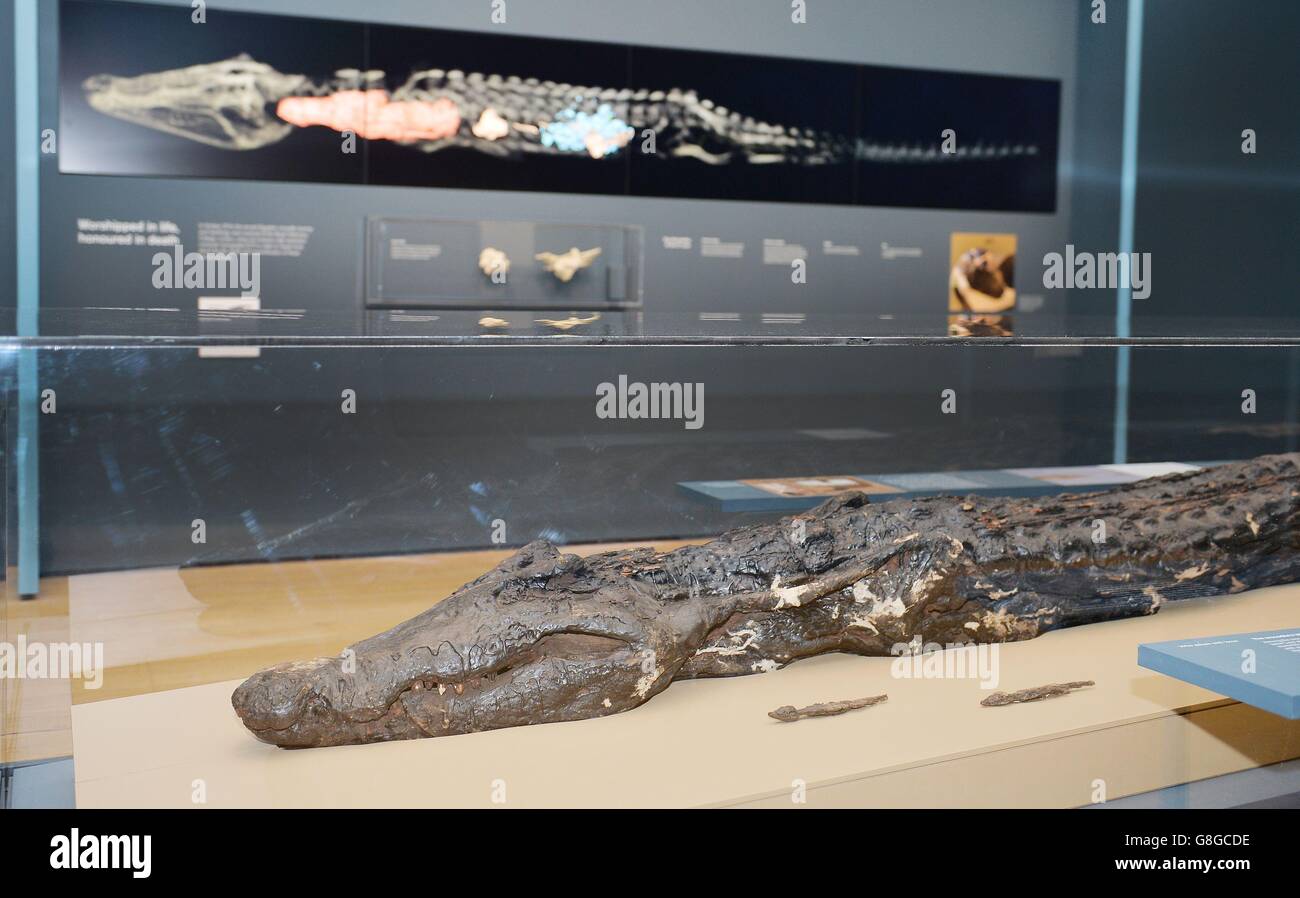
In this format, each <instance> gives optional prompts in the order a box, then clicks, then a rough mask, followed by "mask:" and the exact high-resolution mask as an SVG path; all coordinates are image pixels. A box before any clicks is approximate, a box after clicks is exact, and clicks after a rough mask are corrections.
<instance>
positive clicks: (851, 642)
mask: <svg viewBox="0 0 1300 898" xmlns="http://www.w3.org/2000/svg"><path fill="white" fill-rule="evenodd" d="M1298 510H1300V454H1289V455H1275V456H1265V457H1261V458H1257V459H1254V460H1251V461H1246V462H1237V463H1233V464H1225V465H1221V466H1218V467H1214V468H1210V469H1208V470H1204V471H1200V472H1196V473H1187V474H1174V475H1170V476H1165V477H1158V478H1153V479H1149V480H1146V481H1141V482H1138V483H1136V484H1133V485H1129V486H1124V487H1120V488H1117V489H1112V490H1108V491H1103V492H1095V493H1089V494H1082V495H1068V494H1067V495H1060V496H1052V497H1046V498H1042V497H1038V498H1033V499H989V498H985V497H976V496H969V497H965V498H955V497H939V498H929V499H918V500H897V501H894V502H884V503H880V504H875V503H872V502H870V501H869V500H868V497H867V495H866V494H863V493H850V494H846V495H841V496H836V497H834V498H832V499H829V500H827V501H826V502H824V503H823V504H822V505H820V506H818V507H817V508H815V509H813V510H812V511H810V512H807V513H806V514H803V515H800V516H798V517H796V518H787V519H784V520H781V521H779V522H777V523H774V524H766V525H759V526H753V527H745V528H740V529H737V530H733V531H731V532H729V533H726V534H723V535H722V536H720V537H718V538H717V539H715V540H713V541H711V542H708V543H706V544H704V545H701V546H689V547H684V548H681V549H676V550H674V551H671V552H667V553H664V554H658V553H656V552H654V551H652V550H650V549H631V550H624V551H616V552H609V553H605V554H599V555H594V556H591V557H588V558H579V557H578V556H576V555H565V554H562V553H561V552H560V551H559V550H558V549H556V548H555V547H554V546H552V545H550V544H549V543H546V542H534V543H531V544H529V545H527V546H525V547H523V548H522V549H520V550H519V551H518V552H517V553H515V554H514V555H513V556H511V557H510V558H508V559H507V560H506V561H504V562H502V563H501V564H500V565H498V566H497V567H495V568H493V569H492V570H491V571H488V572H487V573H486V574H484V575H483V576H482V577H480V578H478V579H477V580H474V581H473V582H471V583H468V584H466V585H465V586H464V587H462V588H461V589H460V590H458V591H457V592H455V593H454V594H452V595H451V596H449V597H448V598H446V599H444V600H443V601H441V602H439V603H437V604H436V605H434V606H433V607H432V608H430V609H429V610H428V611H426V612H425V613H423V614H421V615H419V616H418V617H415V618H412V619H411V620H408V621H406V622H405V623H402V624H398V625H397V626H396V627H394V628H393V629H391V630H389V631H387V632H386V633H381V634H379V635H378V636H374V637H372V638H370V639H367V640H364V641H362V642H359V643H357V644H356V645H353V646H350V647H348V648H347V649H345V650H344V652H343V653H342V654H341V655H340V656H338V657H334V658H318V659H315V660H312V661H300V662H291V663H287V664H282V665H279V666H276V667H272V668H270V669H269V670H264V671H261V672H260V673H257V674H254V675H253V676H252V677H250V678H249V679H248V680H247V681H246V682H245V683H243V684H242V685H241V686H240V687H239V688H238V689H237V690H236V691H235V693H234V695H233V698H232V702H233V705H234V709H235V712H236V713H237V714H238V715H239V717H240V718H241V719H242V720H243V722H244V725H245V726H246V727H248V729H249V730H250V731H251V732H252V733H253V735H254V736H256V737H257V738H258V739H261V740H262V741H264V742H270V743H272V744H275V745H280V746H283V747H285V748H308V747H316V746H328V745H346V744H351V743H363V742H383V741H388V740H393V739H417V738H424V737H428V736H448V735H456V734H462V733H474V732H479V731H482V730H492V729H498V728H501V727H511V726H522V725H527V724H540V723H553V722H557V721H565V720H578V719H582V718H587V717H600V716H604V715H607V714H614V713H617V712H620V711H627V710H630V709H632V708H635V707H637V706H638V705H640V704H642V703H643V702H645V701H646V700H648V699H650V698H652V697H653V696H654V695H656V694H658V693H659V692H662V691H663V690H664V689H666V688H667V687H668V686H669V684H670V683H672V682H673V681H674V680H679V679H691V678H694V677H731V676H742V675H745V674H753V673H763V672H765V671H771V670H776V669H777V668H779V667H782V666H784V665H786V664H789V663H790V662H792V661H796V660H799V659H800V658H806V657H809V656H813V655H819V654H822V653H825V652H850V653H854V654H860V655H890V654H897V649H896V648H895V647H897V646H901V645H907V644H910V643H912V642H913V641H914V640H918V639H919V640H921V641H922V642H924V643H940V644H959V643H981V642H1009V641H1015V640H1022V639H1031V638H1033V637H1035V636H1038V635H1039V634H1041V633H1045V632H1047V631H1049V630H1055V629H1059V628H1062V627H1071V626H1076V625H1079V624H1087V623H1097V622H1100V621H1108V620H1115V619H1119V618H1124V617H1131V616H1135V615H1143V614H1153V613H1155V612H1156V611H1159V610H1160V608H1161V607H1162V606H1163V605H1165V604H1166V603H1168V602H1171V601H1177V600H1179V599H1185V598H1191V597H1199V596H1207V595H1216V594H1220V593H1233V592H1240V591H1242V590H1246V589H1252V588H1256V587H1262V586H1269V585H1274V584H1279V583H1290V582H1293V581H1295V580H1296V579H1297V576H1300V555H1297V554H1296V553H1295V549H1296V548H1297V545H1296V543H1297V530H1296V523H1297V511H1298ZM1094 518H1104V519H1108V520H1111V521H1114V522H1115V526H1114V527H1113V528H1111V530H1112V537H1111V538H1110V539H1107V540H1106V541H1105V542H1102V543H1100V544H1098V543H1096V542H1094V541H1093V540H1091V539H1090V538H1089V537H1088V536H1087V535H1086V531H1081V530H1080V529H1079V528H1078V527H1077V526H1074V525H1077V524H1078V522H1080V521H1082V520H1087V519H1094ZM796 525H798V526H796Z"/></svg>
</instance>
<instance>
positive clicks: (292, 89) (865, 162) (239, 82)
mask: <svg viewBox="0 0 1300 898" xmlns="http://www.w3.org/2000/svg"><path fill="white" fill-rule="evenodd" d="M62 13H63V14H62V20H61V28H62V31H63V41H62V43H61V53H62V57H61V63H62V65H61V68H60V94H61V97H62V99H63V106H62V108H61V112H60V115H61V138H60V139H61V143H62V145H61V148H60V157H59V165H60V170H61V171H64V172H68V173H83V174H137V175H141V174H142V175H166V176H180V177H238V178H255V179H263V180H284V179H288V180H305V181H325V182H340V183H358V182H359V183H365V182H370V183H383V184H395V185H396V184H400V185H412V186H415V185H418V186H449V187H451V186H454V187H458V188H470V189H507V190H549V191H574V192H582V193H614V194H631V195H642V196H661V195H668V196H684V197H698V198H718V199H721V198H730V199H752V200H773V201H779V202H805V203H806V202H812V203H829V204H839V205H862V204H872V205H891V206H928V207H934V208H986V209H1005V210H1012V209H1019V210H1023V211H1051V210H1052V209H1054V208H1055V205H1056V189H1055V178H1054V171H1055V167H1056V157H1057V143H1058V134H1057V128H1056V126H1055V123H1056V122H1057V120H1058V119H1059V106H1060V85H1059V83H1058V82H1056V81H1052V80H1048V79H1036V78H1013V77H993V76H989V75H987V74H975V73H969V74H968V73H959V72H948V71H942V70H940V71H934V70H922V69H903V68H889V67H883V66H865V65H855V64H849V63H837V62H829V61H821V60H816V61H814V60H807V59H798V58H778V57H767V56H753V55H745V54H739V53H716V52H704V51H688V50H679V49H669V48H660V47H643V46H636V45H629V44H621V45H620V44H599V43H595V42H590V41H580V40H560V39H549V38H538V37H526V36H520V35H511V34H500V33H479V32H459V31H450V30H444V29H437V28H412V27H405V26H396V25H391V26H372V27H370V28H363V27H362V26H360V25H356V24H350V23H345V22H338V21H327V20H314V21H304V20H302V19H293V18H288V17H283V16H275V15H263V14H249V13H223V15H222V16H221V17H219V18H214V19H213V20H212V21H211V22H209V23H206V24H205V25H204V26H203V27H202V28H191V27H189V26H188V24H187V22H185V21H184V20H180V19H178V17H175V16H171V15H170V14H169V13H167V12H166V11H165V10H158V9H156V8H151V7H149V6H145V5H141V4H127V3H122V4H118V6H117V7H116V8H114V9H108V8H105V7H103V6H102V5H100V4H87V3H81V2H72V0H65V2H64V3H63V4H62ZM105 28H109V29H118V30H120V31H121V33H122V35H123V38H124V41H123V42H122V43H120V44H108V45H106V44H105V43H104V41H103V39H102V35H103V30H104V29H105ZM140 33H148V34H151V35H155V36H156V37H157V38H158V40H157V44H156V45H144V46H132V45H130V44H129V43H127V41H126V39H127V38H129V36H130V35H133V34H140ZM157 45H161V46H165V47H166V50H165V51H163V50H159V49H157V48H156V47H157ZM178 63H180V64H178ZM113 122H118V123H123V124H127V125H129V127H125V128H124V127H121V126H119V125H115V124H113ZM954 127H955V128H957V129H959V131H960V134H961V139H960V140H956V139H952V138H950V137H948V136H945V135H946V133H947V129H951V128H954ZM137 128H139V129H147V131H149V132H153V133H154V135H155V136H152V137H151V136H149V135H148V134H146V133H142V132H140V131H136V130H135V129H137ZM953 133H956V132H953ZM177 141H181V143H178V142H177ZM357 142H366V143H367V144H368V146H369V152H368V153H361V152H359V151H358V146H357ZM142 147H148V148H150V149H151V150H152V151H153V152H150V153H146V154H141V153H140V152H139V149H140V148H142ZM212 151H216V152H215V153H214V152H212Z"/></svg>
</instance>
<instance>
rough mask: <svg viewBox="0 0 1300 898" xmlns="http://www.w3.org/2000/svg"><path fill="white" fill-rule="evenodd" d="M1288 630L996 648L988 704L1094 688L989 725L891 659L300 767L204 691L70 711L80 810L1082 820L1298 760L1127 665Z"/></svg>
mask: <svg viewBox="0 0 1300 898" xmlns="http://www.w3.org/2000/svg"><path fill="white" fill-rule="evenodd" d="M1297 624H1300V586H1288V587H1279V588H1274V589H1267V590H1259V591H1257V592H1253V593H1246V594H1242V595H1239V596H1232V597H1225V598H1220V599H1200V600H1192V601H1186V602H1180V603H1178V604H1176V605H1172V606H1167V607H1166V608H1165V609H1164V610H1162V611H1161V612H1160V613H1159V614H1157V615H1153V616H1150V617H1143V618H1137V619H1132V620H1124V621H1113V622H1109V623H1104V624H1095V625H1092V626H1088V627H1077V628H1073V629H1070V630H1062V631H1058V632H1054V633H1048V634H1046V635H1045V636H1042V637H1039V638H1038V639H1034V640H1030V641H1027V642H1021V643H1015V644H1010V645H1005V646H1001V647H1000V648H999V655H998V662H999V663H998V673H999V675H1000V682H999V683H998V688H999V689H1003V690H1014V689H1020V688H1025V687H1030V686H1039V685H1042V684H1045V683H1050V682H1060V681H1066V680H1087V679H1091V680H1096V681H1097V685H1096V687H1095V688H1091V689H1085V690H1083V691H1080V692H1076V693H1073V694H1071V695H1069V696H1065V697H1062V698H1056V699H1050V700H1047V701H1042V702H1037V703H1033V704H1023V705H1013V706H1009V707H1002V708H984V707H981V706H980V700H981V699H982V698H984V697H985V696H986V695H988V694H989V693H988V691H987V690H984V689H981V685H980V682H979V681H978V680H975V679H902V678H898V677H895V676H894V675H893V674H892V668H893V659H890V658H859V657H853V656H846V655H831V656H825V657H820V658H812V659H809V660H807V661H801V662H799V663H797V664H794V665H791V666H790V667H788V668H786V669H784V670H780V671H775V672H772V673H766V674H761V675H757V676H749V677H740V678H735V679H728V680H698V681H693V682H681V683H675V684H673V685H672V686H670V687H669V688H668V689H667V691H665V692H663V693H662V694H660V695H658V696H656V697H655V698H653V699H652V700H651V701H649V702H648V703H647V704H645V705H643V706H642V707H640V708H638V709H636V710H634V711H631V712H628V713H624V714H615V715H612V716H610V717H606V718H602V719H599V720H585V721H578V722H575V723H563V724H550V725H546V726H536V727H518V728H514V729H509V730H497V731H493V732H488V733H478V734H474V735H467V736H449V737H444V738H439V739H424V740H416V741H408V742H394V743H388V744H382V745H363V746H346V747H341V748H328V749H311V750H306V751H285V750H282V749H277V748H273V747H271V746H268V745H264V744H262V743H260V742H257V741H256V740H254V739H253V737H252V736H251V735H250V734H249V733H247V732H246V731H245V730H244V728H243V726H242V725H241V724H240V723H239V721H238V719H237V718H236V717H235V714H234V712H233V711H232V710H231V708H230V693H231V691H232V690H233V689H234V688H235V686H236V685H237V682H235V681H232V682H225V683H215V684H212V685H207V686H196V687H192V688H187V689H178V690H174V691H170V692H159V693H153V694H147V695H138V696H132V697H129V698H120V699H112V700H109V701H103V702H94V703H90V704H83V705H77V706H75V707H73V709H72V727H73V740H74V747H75V755H74V758H75V764H76V784H77V803H78V805H79V806H83V807H133V806H167V807H196V806H199V807H203V806H206V807H232V806H238V807H304V806H306V807H318V806H319V807H351V806H381V807H412V806H414V807H427V806H432V807H485V808H490V807H500V806H505V807H537V806H545V807H556V806H579V807H587V806H613V807H645V806H682V805H706V806H708V805H713V806H719V805H722V806H772V807H791V806H796V807H797V806H807V807H827V806H872V807H896V806H902V807H914V806H921V807H927V806H929V807H943V806H1058V807H1061V806H1064V807H1069V806H1079V805H1085V804H1089V803H1092V802H1094V801H1095V800H1097V799H1098V798H1100V797H1105V798H1118V797H1120V796H1123V795H1130V794H1134V793H1137V792H1144V791H1148V790H1150V789H1156V788H1162V787H1165V786H1169V785H1174V784H1177V783H1183V782H1189V781H1192V780H1197V779H1203V778H1205V777H1209V776H1216V775H1219V774H1223V773H1228V772H1232V771H1236V770H1242V769H1246V768H1249V767H1254V766H1258V765H1262V764H1268V763H1273V762H1276V761H1280V760H1284V759H1288V758H1293V757H1297V756H1300V722H1296V721H1287V720H1284V719H1283V718H1281V717H1277V716H1274V715H1272V714H1269V713H1267V712H1264V711H1260V710H1258V709H1255V708H1251V707H1249V706H1246V705H1242V704H1239V703H1236V702H1232V701H1228V700H1225V699H1223V698H1222V697H1220V696H1216V695H1214V694H1213V693H1210V692H1207V691H1205V690H1203V689H1200V688H1197V687H1195V686H1191V685H1188V684H1186V683H1182V682H1180V681H1178V680H1174V679H1171V678H1168V677H1164V676H1161V675H1159V674H1156V673H1153V672H1151V671H1147V670H1144V669H1143V668H1139V667H1138V666H1137V663H1136V658H1137V646H1138V643H1140V642H1152V641H1159V640H1166V639H1179V638H1187V637H1195V636H1207V635H1214V634H1223V633H1233V632H1243V631H1252V630H1267V629H1278V628H1284V627H1292V626H1296V625H1297ZM881 692H887V693H888V694H889V701H888V702H887V703H885V704H883V705H880V706H877V707H874V708H869V709H865V710H860V711H853V712H850V713H848V714H845V715H843V716H840V717H833V718H823V719H817V720H805V721H800V722H798V723H779V722H777V721H775V720H772V719H771V718H769V717H768V716H767V712H768V711H769V710H771V709H773V708H775V707H777V706H779V705H784V704H793V705H806V704H810V703H813V702H823V701H830V700H835V699H848V698H856V697H860V696H865V695H874V694H878V693H881ZM801 784H803V787H802V788H801V787H800V785H801ZM196 797H200V798H202V799H204V800H203V801H201V802H200V801H196V800H195V799H196ZM799 797H804V798H806V802H805V803H804V804H803V805H800V804H799V803H798V802H796V801H795V800H794V799H796V798H799ZM498 799H500V800H498Z"/></svg>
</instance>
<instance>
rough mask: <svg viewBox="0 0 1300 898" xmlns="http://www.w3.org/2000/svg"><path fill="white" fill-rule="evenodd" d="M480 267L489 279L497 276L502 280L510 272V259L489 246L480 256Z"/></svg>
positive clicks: (502, 252)
mask: <svg viewBox="0 0 1300 898" xmlns="http://www.w3.org/2000/svg"><path fill="white" fill-rule="evenodd" d="M478 267H479V270H480V271H482V272H483V274H484V275H486V276H487V277H492V276H493V275H497V279H498V280H500V279H501V278H504V277H505V276H506V274H508V273H509V271H510V257H509V256H507V255H506V254H505V252H504V251H503V250H499V249H497V248H496V247H495V246H487V247H484V248H483V251H482V252H481V253H479V254H478Z"/></svg>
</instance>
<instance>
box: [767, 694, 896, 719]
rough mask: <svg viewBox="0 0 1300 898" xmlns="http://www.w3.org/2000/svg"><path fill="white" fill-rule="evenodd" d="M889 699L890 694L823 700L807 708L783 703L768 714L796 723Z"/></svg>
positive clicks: (865, 706)
mask: <svg viewBox="0 0 1300 898" xmlns="http://www.w3.org/2000/svg"><path fill="white" fill-rule="evenodd" d="M888 699H889V696H888V695H869V696H867V697H866V698H851V699H849V700H848V701H844V702H822V703H820V704H816V705H809V706H808V707H806V708H796V707H795V706H794V705H782V706H781V707H779V708H777V709H776V710H775V711H768V712H767V716H768V717H775V718H776V719H777V720H779V721H781V722H782V723H794V722H795V721H796V720H803V719H805V718H808V717H834V716H835V715H837V714H844V713H846V712H848V711H856V710H858V709H859V708H870V707H871V706H872V705H878V704H880V703H881V702H884V701H888Z"/></svg>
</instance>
